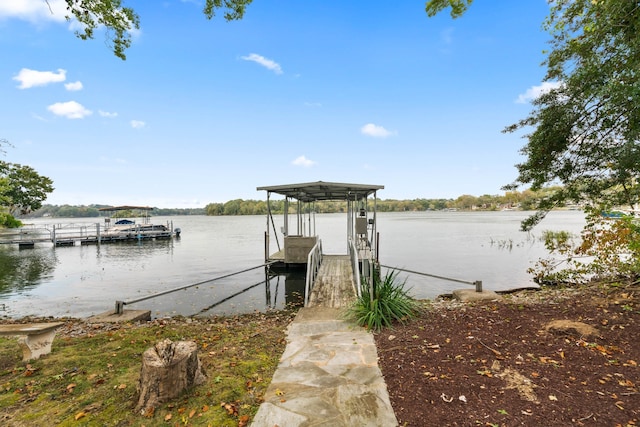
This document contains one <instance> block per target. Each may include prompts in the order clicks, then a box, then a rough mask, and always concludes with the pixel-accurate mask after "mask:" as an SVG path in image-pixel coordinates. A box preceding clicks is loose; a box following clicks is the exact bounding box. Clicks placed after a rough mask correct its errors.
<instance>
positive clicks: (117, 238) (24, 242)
mask: <svg viewBox="0 0 640 427" xmlns="http://www.w3.org/2000/svg"><path fill="white" fill-rule="evenodd" d="M107 219H108V218H107ZM179 230H180V229H177V228H176V229H174V228H173V223H172V222H169V223H168V224H167V225H164V224H161V225H151V224H135V223H134V224H130V225H129V226H128V228H127V229H126V230H123V229H120V230H116V228H115V226H103V225H101V224H100V223H94V224H77V223H76V224H74V223H70V224H52V225H38V226H35V225H30V226H25V227H21V228H16V229H4V230H0V244H10V245H11V244H12V245H18V248H19V249H32V248H34V247H35V245H36V243H52V244H53V245H54V246H55V247H65V246H75V245H81V246H84V245H99V244H102V243H117V242H133V241H140V240H159V239H171V238H172V237H175V236H179V235H180V231H179Z"/></svg>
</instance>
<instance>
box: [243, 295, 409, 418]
mask: <svg viewBox="0 0 640 427" xmlns="http://www.w3.org/2000/svg"><path fill="white" fill-rule="evenodd" d="M341 313H342V311H341V309H336V308H324V307H313V308H303V309H301V310H300V311H299V313H298V314H297V316H296V318H295V319H294V321H293V322H292V323H291V325H289V330H288V334H287V341H288V342H287V347H286V349H285V351H284V354H283V355H282V358H281V359H280V363H279V365H278V368H277V370H276V372H275V374H274V376H273V379H272V381H271V384H270V385H269V388H268V389H267V392H266V394H265V401H264V403H262V405H260V409H259V410H258V413H257V414H256V416H255V417H254V420H253V423H252V427H276V426H277V427H303V426H304V427H320V426H323V427H328V426H331V427H339V426H349V427H352V426H358V427H364V426H372V427H373V426H380V427H395V426H397V424H398V423H397V420H396V417H395V414H394V412H393V409H392V408H391V403H390V402H389V394H388V393H387V386H386V384H385V382H384V379H383V378H382V373H381V372H380V368H379V367H378V355H377V352H376V346H375V342H374V340H373V336H372V335H371V334H370V333H369V332H367V331H366V330H364V329H363V328H360V327H358V326H356V325H355V324H353V323H351V322H348V321H345V320H343V319H342V316H341Z"/></svg>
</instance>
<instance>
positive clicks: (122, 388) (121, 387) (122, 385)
mask: <svg viewBox="0 0 640 427" xmlns="http://www.w3.org/2000/svg"><path fill="white" fill-rule="evenodd" d="M125 388H127V385H126V384H120V385H119V386H118V390H124V389H125Z"/></svg>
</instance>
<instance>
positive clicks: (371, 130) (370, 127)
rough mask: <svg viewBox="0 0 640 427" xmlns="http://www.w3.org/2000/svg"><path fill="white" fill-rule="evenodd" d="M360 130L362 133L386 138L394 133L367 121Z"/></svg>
mask: <svg viewBox="0 0 640 427" xmlns="http://www.w3.org/2000/svg"><path fill="white" fill-rule="evenodd" d="M360 132H361V133H362V134H364V135H368V136H372V137H374V138H386V137H388V136H391V135H395V134H396V132H391V131H388V130H386V129H385V128H383V127H382V126H378V125H374V124H373V123H367V124H366V125H364V126H362V127H361V128H360Z"/></svg>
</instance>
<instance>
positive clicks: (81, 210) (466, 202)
mask: <svg viewBox="0 0 640 427" xmlns="http://www.w3.org/2000/svg"><path fill="white" fill-rule="evenodd" d="M551 191H553V189H552V188H549V189H545V190H543V191H538V192H533V191H530V190H525V191H522V192H519V191H508V192H506V193H504V194H503V195H488V194H485V195H482V196H471V195H468V194H465V195H462V196H459V197H458V198H456V199H444V198H440V199H426V198H418V199H412V200H395V199H386V200H382V199H379V200H377V201H376V209H377V211H378V212H408V211H429V210H435V211H437V210H447V209H455V210H486V211H492V210H501V209H505V208H510V209H521V210H532V209H535V208H536V204H537V202H538V201H539V200H540V199H541V198H543V197H545V195H546V194H547V193H548V192H551ZM369 203H373V201H372V200H371V199H370V200H369ZM269 204H270V208H271V212H273V213H274V214H281V213H283V212H284V200H271V201H270V202H269ZM106 207H108V205H99V204H92V205H88V206H85V205H82V206H72V205H47V204H45V205H43V206H42V207H41V208H40V209H38V210H36V211H34V212H32V213H30V214H28V215H24V216H23V218H35V217H44V216H46V217H57V218H91V217H100V216H105V212H104V211H100V209H101V208H106ZM295 209H296V208H295V206H290V210H291V211H295ZM314 210H315V211H316V212H318V213H339V212H346V210H347V206H346V203H345V202H340V201H321V202H316V203H315V205H314ZM150 214H151V215H153V216H176V215H210V216H222V215H266V214H267V202H266V201H264V200H243V199H235V200H229V201H227V202H225V203H209V204H208V205H206V206H205V207H204V208H188V209H179V208H154V209H153V210H152V211H151V212H150ZM107 215H108V213H107ZM120 216H122V213H120Z"/></svg>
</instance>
